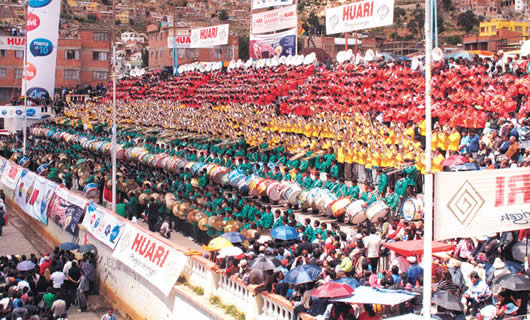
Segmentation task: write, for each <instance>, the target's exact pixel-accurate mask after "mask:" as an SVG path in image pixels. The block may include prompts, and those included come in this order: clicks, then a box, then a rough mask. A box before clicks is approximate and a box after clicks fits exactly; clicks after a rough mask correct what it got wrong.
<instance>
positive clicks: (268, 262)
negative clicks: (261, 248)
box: [248, 254, 281, 271]
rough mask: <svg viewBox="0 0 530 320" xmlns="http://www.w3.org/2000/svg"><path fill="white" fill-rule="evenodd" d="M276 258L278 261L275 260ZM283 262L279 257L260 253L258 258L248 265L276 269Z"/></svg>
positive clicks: (260, 268) (256, 267)
mask: <svg viewBox="0 0 530 320" xmlns="http://www.w3.org/2000/svg"><path fill="white" fill-rule="evenodd" d="M275 260H276V261H275ZM280 264H281V263H280V262H279V261H278V259H275V258H270V257H267V256H265V255H263V254H260V255H259V256H258V257H257V258H256V259H254V260H252V261H251V262H250V263H249V265H248V267H249V268H250V269H253V270H262V271H265V270H274V269H276V267H277V266H279V265H280Z"/></svg>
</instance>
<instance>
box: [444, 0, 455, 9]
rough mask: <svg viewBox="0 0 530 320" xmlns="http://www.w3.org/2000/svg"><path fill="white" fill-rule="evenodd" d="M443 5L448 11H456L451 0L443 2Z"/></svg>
mask: <svg viewBox="0 0 530 320" xmlns="http://www.w3.org/2000/svg"><path fill="white" fill-rule="evenodd" d="M442 5H443V8H444V9H445V10H446V11H450V10H454V7H453V3H452V2H451V0H442Z"/></svg>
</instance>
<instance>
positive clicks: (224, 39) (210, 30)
mask: <svg viewBox="0 0 530 320" xmlns="http://www.w3.org/2000/svg"><path fill="white" fill-rule="evenodd" d="M228 29H229V25H228V24H222V25H218V26H213V27H206V28H198V29H192V30H191V44H190V48H210V47H215V46H222V45H225V44H228V33H229V31H228Z"/></svg>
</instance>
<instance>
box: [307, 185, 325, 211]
mask: <svg viewBox="0 0 530 320" xmlns="http://www.w3.org/2000/svg"><path fill="white" fill-rule="evenodd" d="M320 192H322V189H320V188H314V189H311V190H309V191H308V192H307V194H306V199H305V202H304V209H308V208H312V207H313V203H314V202H315V200H316V198H317V196H318V194H319V193H320Z"/></svg>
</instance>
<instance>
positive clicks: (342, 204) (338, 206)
mask: <svg viewBox="0 0 530 320" xmlns="http://www.w3.org/2000/svg"><path fill="white" fill-rule="evenodd" d="M350 203H351V199H350V198H348V197H342V198H339V199H337V200H335V201H333V202H332V203H331V205H330V208H331V213H333V216H335V217H340V216H342V215H343V214H344V213H346V208H347V207H348V206H349V205H350Z"/></svg>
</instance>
